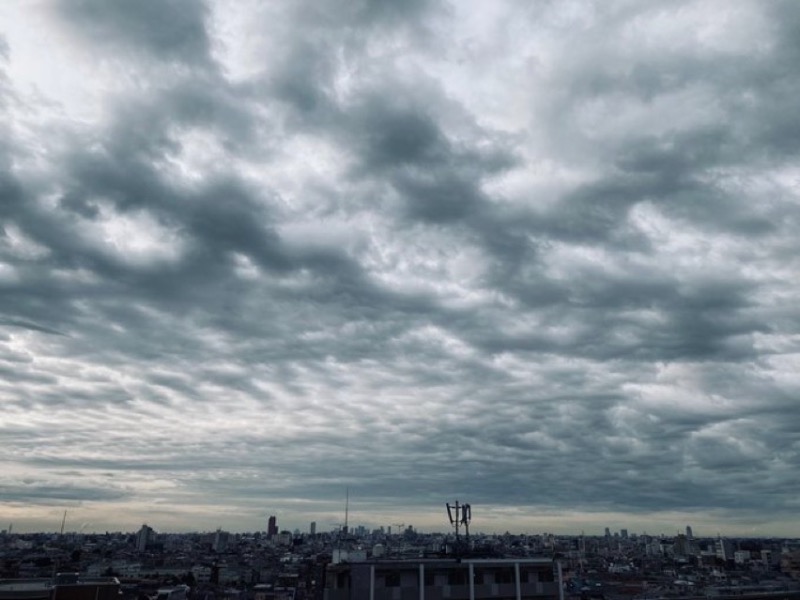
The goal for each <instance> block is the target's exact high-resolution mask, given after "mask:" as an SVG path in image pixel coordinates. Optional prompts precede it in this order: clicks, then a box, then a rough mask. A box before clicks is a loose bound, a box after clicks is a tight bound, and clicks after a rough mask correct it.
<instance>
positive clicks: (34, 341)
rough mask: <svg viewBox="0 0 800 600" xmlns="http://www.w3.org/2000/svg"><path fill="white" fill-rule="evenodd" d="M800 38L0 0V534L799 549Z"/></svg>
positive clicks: (450, 11) (591, 19) (524, 5)
mask: <svg viewBox="0 0 800 600" xmlns="http://www.w3.org/2000/svg"><path fill="white" fill-rule="evenodd" d="M798 31H800V3H796V2H789V1H780V0H778V1H776V2H761V1H757V0H745V1H742V2H737V3H735V5H733V4H732V3H730V2H727V1H722V0H680V1H678V2H674V3H664V2H656V1H643V2H642V1H629V0H617V1H612V2H604V1H599V0H598V1H570V0H564V1H559V2H550V1H544V0H542V1H534V2H519V1H517V0H504V1H498V2H489V3H487V2H480V1H477V0H474V1H464V2H447V1H444V0H412V1H408V2H391V1H388V0H346V1H343V2H325V1H322V2H320V1H319V0H276V1H269V2H260V1H258V0H246V1H243V2H235V3H232V2H225V1H223V0H206V1H188V0H186V1H183V0H145V1H141V2H128V1H122V0H111V1H109V0H32V1H27V0H24V1H23V0H10V1H4V2H0V473H2V476H1V477H0V523H3V522H5V523H14V529H15V530H19V531H24V530H47V529H54V528H55V529H57V526H58V525H59V524H60V523H61V518H62V515H63V512H64V511H65V510H67V511H68V512H69V515H70V517H69V518H70V519H74V522H75V523H80V524H81V526H84V524H86V525H85V526H84V529H86V530H89V529H91V528H96V529H97V530H100V531H105V530H116V529H120V528H123V529H125V528H136V527H138V526H140V525H141V524H142V523H149V524H150V525H151V526H152V527H154V528H155V529H156V530H165V531H166V530H174V531H192V530H197V529H200V528H202V527H203V526H204V525H205V524H207V527H208V528H209V529H216V528H218V527H221V528H223V529H226V530H231V531H245V530H252V529H253V528H254V527H261V526H262V524H263V523H266V519H267V517H269V516H270V515H278V519H279V522H280V521H281V520H283V521H285V522H286V523H292V524H296V525H295V526H296V527H299V528H300V529H301V530H302V529H304V527H305V526H307V524H308V523H309V522H310V521H312V520H313V521H316V522H317V523H318V527H319V528H320V530H321V531H323V530H328V529H329V528H330V527H331V525H330V524H331V523H341V522H342V521H343V519H344V505H345V496H346V494H347V493H349V498H350V516H349V518H350V522H354V523H358V522H362V523H365V524H366V523H370V524H376V525H380V524H384V525H388V524H392V523H404V522H405V523H414V524H415V525H416V526H418V527H419V528H420V529H422V530H428V529H432V528H437V529H444V526H445V524H446V521H445V514H444V512H443V510H444V506H445V503H446V502H452V501H453V500H454V499H456V498H458V499H460V500H462V501H466V502H469V503H470V504H471V505H472V506H473V507H474V521H473V523H474V527H475V530H476V531H478V530H483V531H487V532H492V531H498V532H502V531H506V530H509V531H531V532H534V531H543V530H549V531H563V532H572V533H578V532H580V531H581V530H586V531H602V530H603V529H604V528H605V527H612V528H616V529H620V528H622V527H624V528H627V529H628V530H629V531H649V530H650V529H651V527H650V526H648V524H651V525H652V529H653V532H654V533H656V532H664V533H669V532H670V531H673V530H678V531H683V528H684V527H685V526H686V525H687V524H691V525H692V526H693V528H694V531H695V532H696V533H697V534H698V535H706V534H708V533H710V532H713V533H714V534H716V533H717V532H720V533H722V534H723V535H745V534H747V533H748V532H749V534H750V535H753V536H773V535H786V536H794V537H800V522H799V521H798V519H797V512H798V508H800V485H799V484H798V479H799V478H798V474H799V473H800V410H798V408H799V406H798V405H799V404H800V258H799V257H800V238H799V237H798V235H797V231H798V228H799V227H800V170H799V169H798V167H797V165H798V164H800V162H798V159H799V158H800V156H799V155H800V133H799V132H798V126H797V116H796V113H797V98H798V93H800V60H798V57H800V35H798ZM346 490H349V492H346ZM281 515H283V516H281ZM2 526H3V527H5V525H2ZM293 528H294V527H292V529H293Z"/></svg>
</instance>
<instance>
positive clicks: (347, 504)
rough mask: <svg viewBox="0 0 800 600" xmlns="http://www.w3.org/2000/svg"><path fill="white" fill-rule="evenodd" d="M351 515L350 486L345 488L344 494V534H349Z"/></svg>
mask: <svg viewBox="0 0 800 600" xmlns="http://www.w3.org/2000/svg"><path fill="white" fill-rule="evenodd" d="M349 514H350V486H348V487H346V488H345V492H344V532H345V533H347V532H348V531H349V529H348V528H347V519H348V517H349Z"/></svg>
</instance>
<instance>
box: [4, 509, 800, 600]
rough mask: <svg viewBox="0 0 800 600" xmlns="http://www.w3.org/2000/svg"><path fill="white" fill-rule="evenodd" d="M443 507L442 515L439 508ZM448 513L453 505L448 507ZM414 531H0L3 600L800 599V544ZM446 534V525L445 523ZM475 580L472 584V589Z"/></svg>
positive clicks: (273, 527) (465, 515)
mask: <svg viewBox="0 0 800 600" xmlns="http://www.w3.org/2000/svg"><path fill="white" fill-rule="evenodd" d="M448 506H449V507H450V505H448ZM452 507H453V508H455V505H452ZM466 507H467V508H466V509H464V508H463V507H462V506H459V507H458V508H459V509H460V510H456V511H455V514H452V511H448V512H449V513H451V514H450V515H449V516H450V520H451V524H452V525H453V526H455V525H457V524H458V525H460V526H461V529H460V533H459V532H458V529H457V528H456V529H454V527H451V528H450V531H445V532H438V533H420V532H418V531H417V530H416V529H415V527H414V526H413V525H411V524H408V525H407V524H404V523H395V524H392V525H385V526H380V527H377V528H373V529H368V528H367V527H365V526H363V525H355V526H350V525H349V524H344V525H341V526H339V527H337V528H334V529H332V530H322V529H323V528H320V527H318V526H317V523H316V522H311V523H309V524H308V526H307V527H306V528H305V530H304V531H301V530H299V529H295V530H294V531H289V530H286V529H283V528H281V526H280V521H279V520H278V518H277V516H275V515H273V516H270V517H269V519H268V521H267V523H265V528H264V529H263V530H261V531H254V532H247V533H233V532H228V531H223V530H220V529H218V530H216V531H211V532H197V533H183V534H176V533H169V532H159V531H156V530H155V529H154V528H152V527H150V526H149V525H147V524H143V525H142V526H141V528H140V529H139V530H138V531H136V532H128V533H122V532H106V533H76V532H64V531H62V532H58V533H52V532H51V533H28V534H15V533H14V532H13V531H9V530H3V531H2V533H0V599H1V600H24V599H27V600H38V599H47V598H51V599H55V598H56V597H65V596H66V597H69V598H71V599H74V600H83V599H84V598H85V599H86V600H92V599H93V598H98V597H102V598H117V597H119V598H120V599H121V600H128V599H130V600H145V599H152V600H167V599H169V600H186V599H191V600H211V599H215V600H221V599H225V600H311V599H319V600H349V599H352V600H368V599H372V600H375V599H378V600H390V599H395V600H396V599H398V598H400V599H409V600H410V599H417V598H418V599H425V598H428V599H440V598H454V599H459V598H462V599H464V600H467V599H472V600H475V599H480V598H496V599H506V598H508V599H512V598H515V599H517V600H520V599H536V600H564V599H573V600H659V599H692V598H706V599H708V598H716V599H728V598H740V599H751V600H759V599H763V600H769V599H775V600H779V599H789V598H798V597H800V539H790V538H787V539H780V538H727V537H720V536H718V535H708V534H705V533H704V534H700V535H698V534H696V533H695V532H694V531H693V529H692V527H691V525H687V526H686V528H685V531H684V532H681V533H678V534H676V535H673V536H663V535H658V536H656V535H648V534H646V533H643V532H642V533H636V532H632V531H628V530H627V529H620V530H619V531H611V530H610V529H609V528H606V529H605V532H604V533H602V534H601V535H579V536H575V535H559V534H557V533H541V534H519V533H511V532H506V533H504V534H484V533H480V532H475V531H474V530H473V532H472V533H470V532H469V525H470V521H471V517H472V514H471V507H470V505H466ZM445 523H446V521H445ZM470 582H471V584H470Z"/></svg>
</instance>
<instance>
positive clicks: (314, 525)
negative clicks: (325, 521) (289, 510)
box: [308, 521, 317, 535]
mask: <svg viewBox="0 0 800 600" xmlns="http://www.w3.org/2000/svg"><path fill="white" fill-rule="evenodd" d="M308 532H309V533H310V534H311V535H317V522H316V521H311V525H309V526H308Z"/></svg>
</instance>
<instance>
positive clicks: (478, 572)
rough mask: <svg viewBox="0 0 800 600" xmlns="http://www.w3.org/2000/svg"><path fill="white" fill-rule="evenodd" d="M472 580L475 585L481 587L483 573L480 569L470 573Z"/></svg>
mask: <svg viewBox="0 0 800 600" xmlns="http://www.w3.org/2000/svg"><path fill="white" fill-rule="evenodd" d="M472 579H473V581H474V582H475V585H483V571H482V570H481V569H475V570H474V571H473V572H472Z"/></svg>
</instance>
